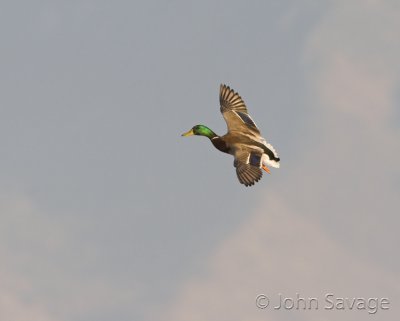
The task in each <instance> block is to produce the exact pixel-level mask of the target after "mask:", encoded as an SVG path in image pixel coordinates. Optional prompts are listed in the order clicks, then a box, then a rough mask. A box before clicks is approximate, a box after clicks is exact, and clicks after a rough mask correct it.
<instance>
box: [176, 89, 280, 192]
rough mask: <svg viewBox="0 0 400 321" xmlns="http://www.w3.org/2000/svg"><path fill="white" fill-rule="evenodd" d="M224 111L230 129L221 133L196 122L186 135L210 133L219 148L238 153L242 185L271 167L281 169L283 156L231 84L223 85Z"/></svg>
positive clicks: (221, 98) (238, 171) (235, 155)
mask: <svg viewBox="0 0 400 321" xmlns="http://www.w3.org/2000/svg"><path fill="white" fill-rule="evenodd" d="M220 105H221V108H220V110H221V113H222V115H223V117H224V119H225V121H226V123H227V127H228V132H227V133H226V134H225V135H223V136H218V135H217V134H215V133H214V132H213V131H212V130H211V129H209V128H208V127H207V126H204V125H196V126H194V127H193V128H192V129H191V130H189V131H188V132H186V133H184V134H182V136H191V135H198V136H206V137H208V138H209V139H210V141H211V143H212V144H213V145H214V147H215V148H216V149H218V150H219V151H221V152H223V153H227V154H231V155H233V156H234V167H235V168H236V174H237V177H238V179H239V182H240V183H241V184H244V185H245V186H251V185H253V184H254V183H255V182H258V181H259V180H260V179H261V177H262V170H261V169H263V170H265V171H266V172H268V173H270V170H269V168H268V167H267V166H271V167H275V168H279V161H280V158H279V157H278V154H277V153H276V151H275V149H274V148H273V147H272V145H271V144H269V143H267V141H266V140H265V139H264V138H263V137H262V136H261V133H260V131H259V129H258V128H257V126H256V124H255V123H254V121H253V120H252V119H251V117H250V115H249V114H248V112H247V108H246V106H245V104H244V102H243V100H242V98H241V97H240V96H239V94H237V93H236V92H235V91H233V90H232V89H230V88H229V86H226V85H221V87H220Z"/></svg>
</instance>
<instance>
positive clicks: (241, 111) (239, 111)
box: [219, 84, 260, 135]
mask: <svg viewBox="0 0 400 321" xmlns="http://www.w3.org/2000/svg"><path fill="white" fill-rule="evenodd" d="M219 102H220V105H221V108H220V110H221V113H222V116H223V117H224V119H225V121H226V124H227V126H228V131H229V132H232V131H240V132H247V133H252V134H253V135H254V134H258V135H259V134H260V131H259V129H258V128H257V126H256V124H255V123H254V121H253V119H251V117H250V115H249V114H248V112H247V107H246V105H245V103H244V101H243V99H242V98H241V97H240V96H239V94H238V93H237V92H235V91H234V90H233V89H231V88H230V87H229V86H226V85H223V84H221V86H220V90H219Z"/></svg>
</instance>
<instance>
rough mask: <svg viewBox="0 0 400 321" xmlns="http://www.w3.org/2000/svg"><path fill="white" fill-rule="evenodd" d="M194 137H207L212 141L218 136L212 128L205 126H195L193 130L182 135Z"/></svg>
mask: <svg viewBox="0 0 400 321" xmlns="http://www.w3.org/2000/svg"><path fill="white" fill-rule="evenodd" d="M192 135H197V136H206V137H208V138H210V139H211V138H214V137H216V136H217V134H215V133H214V132H213V131H212V130H211V129H210V128H208V127H207V126H204V125H196V126H193V128H192V129H191V130H189V131H188V132H186V133H183V134H182V136H192Z"/></svg>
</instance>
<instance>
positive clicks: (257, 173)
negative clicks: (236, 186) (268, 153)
mask: <svg viewBox="0 0 400 321" xmlns="http://www.w3.org/2000/svg"><path fill="white" fill-rule="evenodd" d="M261 157H262V154H258V153H254V152H248V151H245V150H239V151H237V152H236V153H235V161H234V163H233V165H234V166H235V167H236V175H237V177H238V179H239V182H240V183H241V184H244V185H245V186H251V185H254V183H256V182H258V181H259V180H260V179H261V177H262V170H261V168H260V166H261Z"/></svg>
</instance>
